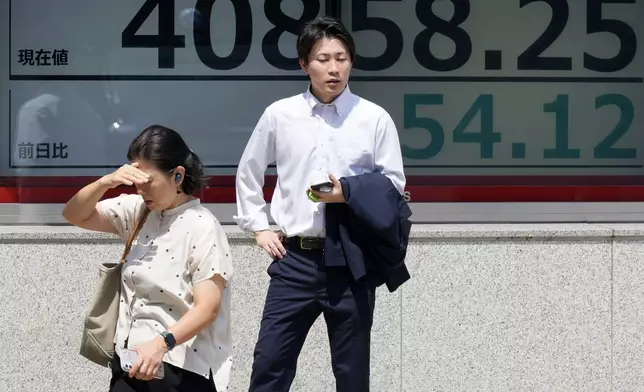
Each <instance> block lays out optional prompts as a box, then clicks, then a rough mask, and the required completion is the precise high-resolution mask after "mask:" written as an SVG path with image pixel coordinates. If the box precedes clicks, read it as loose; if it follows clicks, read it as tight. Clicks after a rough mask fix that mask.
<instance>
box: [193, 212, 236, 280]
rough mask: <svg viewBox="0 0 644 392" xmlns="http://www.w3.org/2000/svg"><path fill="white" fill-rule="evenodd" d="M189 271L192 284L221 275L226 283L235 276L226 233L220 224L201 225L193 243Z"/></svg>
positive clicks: (211, 222)
mask: <svg viewBox="0 0 644 392" xmlns="http://www.w3.org/2000/svg"><path fill="white" fill-rule="evenodd" d="M190 254H191V256H190V259H189V260H190V262H189V270H190V276H191V277H192V284H193V285H194V284H197V283H199V282H201V281H204V280H207V279H211V278H212V277H213V276H215V275H220V276H221V277H222V278H224V280H226V282H228V281H229V280H230V279H232V277H233V274H234V267H233V258H232V253H231V251H230V246H229V244H228V239H227V237H226V232H225V231H224V229H223V227H222V226H221V224H220V223H219V222H216V221H215V222H213V221H209V222H208V223H207V224H203V225H199V234H198V235H197V236H195V238H194V240H193V241H192V249H191V250H190Z"/></svg>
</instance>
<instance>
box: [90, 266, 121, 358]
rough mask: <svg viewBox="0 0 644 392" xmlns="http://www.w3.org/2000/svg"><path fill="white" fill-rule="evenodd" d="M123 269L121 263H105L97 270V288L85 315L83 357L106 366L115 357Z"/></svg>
mask: <svg viewBox="0 0 644 392" xmlns="http://www.w3.org/2000/svg"><path fill="white" fill-rule="evenodd" d="M122 269H123V263H122V262H119V263H103V264H101V265H100V266H99V267H98V271H99V279H98V285H97V287H96V291H95V292H94V296H93V297H92V300H91V302H90V305H89V309H88V310H87V314H86V315H85V325H84V329H83V335H82V338H81V346H80V354H81V355H82V356H84V357H85V358H87V359H89V360H90V361H92V362H94V363H97V364H99V365H101V366H105V367H109V366H110V365H109V364H110V361H111V360H112V358H113V357H114V335H115V334H116V323H117V321H118V317H119V299H120V297H121V270H122Z"/></svg>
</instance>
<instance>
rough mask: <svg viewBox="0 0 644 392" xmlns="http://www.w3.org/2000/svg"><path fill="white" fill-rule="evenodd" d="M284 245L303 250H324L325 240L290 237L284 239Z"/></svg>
mask: <svg viewBox="0 0 644 392" xmlns="http://www.w3.org/2000/svg"><path fill="white" fill-rule="evenodd" d="M284 245H286V246H292V247H294V248H296V249H301V250H323V249H324V238H321V237H288V238H285V239H284Z"/></svg>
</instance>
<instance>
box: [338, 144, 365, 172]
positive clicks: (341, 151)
mask: <svg viewBox="0 0 644 392" xmlns="http://www.w3.org/2000/svg"><path fill="white" fill-rule="evenodd" d="M367 147H368V143H367V141H366V140H365V141H363V142H361V141H359V140H348V141H345V142H343V143H341V146H340V148H338V150H337V154H338V155H339V156H338V161H340V162H342V164H343V166H345V167H346V168H347V169H348V170H349V172H350V173H351V174H364V173H370V172H372V171H373V169H374V160H373V154H372V152H371V151H369V149H368V148H367Z"/></svg>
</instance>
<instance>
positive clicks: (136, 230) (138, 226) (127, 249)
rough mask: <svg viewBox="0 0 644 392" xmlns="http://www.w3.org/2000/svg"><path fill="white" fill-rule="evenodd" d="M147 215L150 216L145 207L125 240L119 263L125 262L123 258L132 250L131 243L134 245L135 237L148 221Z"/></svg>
mask: <svg viewBox="0 0 644 392" xmlns="http://www.w3.org/2000/svg"><path fill="white" fill-rule="evenodd" d="M148 215H150V210H149V209H148V207H147V206H144V207H143V211H141V215H140V216H139V219H138V220H137V222H136V226H134V230H132V233H130V237H129V238H128V239H127V242H126V243H125V249H124V250H123V255H122V256H121V263H123V262H125V258H126V257H127V255H128V254H129V253H130V250H131V249H132V243H134V240H135V239H136V237H138V235H139V232H140V231H141V228H142V227H143V225H144V224H145V221H146V220H147V219H148Z"/></svg>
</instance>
